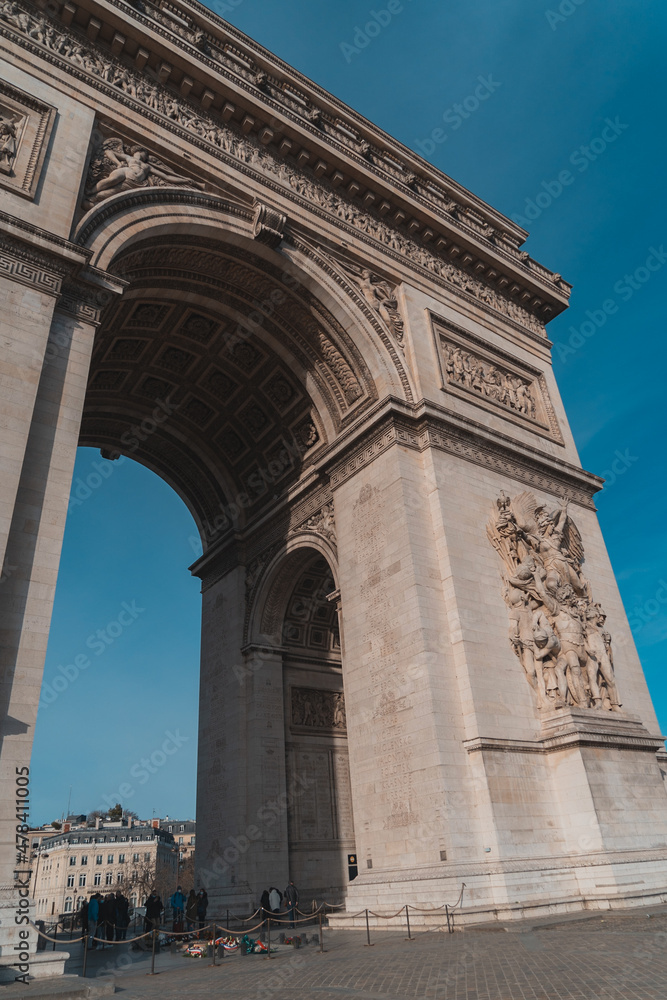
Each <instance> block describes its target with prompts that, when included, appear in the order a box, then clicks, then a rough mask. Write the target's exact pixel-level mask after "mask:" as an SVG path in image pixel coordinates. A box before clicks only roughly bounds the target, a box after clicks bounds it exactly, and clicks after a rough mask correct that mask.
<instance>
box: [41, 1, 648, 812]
mask: <svg viewBox="0 0 667 1000" xmlns="http://www.w3.org/2000/svg"><path fill="white" fill-rule="evenodd" d="M210 6H211V9H213V10H217V11H218V12H219V13H221V15H222V16H223V17H225V18H226V19H227V20H229V21H231V23H232V24H234V25H236V26H237V27H238V28H240V29H241V30H242V31H244V32H246V33H247V34H249V35H250V36H251V37H252V38H254V39H256V40H257V41H258V42H260V43H261V44H263V45H265V46H267V48H269V49H271V50H272V51H273V52H275V53H276V54H277V55H279V56H280V57H281V58H282V59H284V60H285V61H286V62H288V63H291V64H292V65H293V66H294V67H295V68H297V69H298V70H300V71H301V72H302V73H304V74H305V75H307V76H309V77H311V78H312V79H313V80H315V81H316V82H317V83H318V84H320V85H321V86H323V87H325V88H326V89H327V90H329V91H331V92H332V93H333V94H335V95H336V96H337V97H339V98H341V99H342V100H343V101H345V102H346V103H347V104H349V105H351V106H352V107H353V108H355V109H356V110H357V111H359V112H360V113H361V114H363V115H365V116H366V117H367V118H369V119H370V120H371V121H373V122H375V123H376V124H377V125H379V126H380V127H381V128H383V129H385V130H386V131H387V132H389V133H391V134H392V135H394V136H395V137H396V138H397V139H399V140H400V141H402V142H403V143H405V145H407V146H410V147H411V148H413V149H415V150H417V151H421V152H422V154H423V155H425V156H426V158H427V159H429V161H430V162H431V163H433V164H434V166H436V167H438V168H440V169H441V170H443V171H444V172H445V173H447V174H449V175H450V176H452V177H453V178H455V179H456V180H457V181H459V182H460V183H462V184H463V185H465V186H466V187H468V188H470V189H471V190H472V191H474V192H475V193H476V194H477V195H479V196H480V197H482V198H484V199H485V200H486V201H488V202H490V203H491V204H492V205H493V206H494V207H495V208H497V209H499V210H500V211H502V212H504V213H506V214H507V215H510V216H515V217H516V218H517V219H519V217H521V218H526V215H527V214H528V213H530V214H531V215H532V218H531V219H530V221H529V222H528V224H527V225H526V228H528V229H529V230H530V232H531V236H530V238H529V240H528V242H527V244H526V248H527V249H528V250H529V251H530V252H531V254H532V256H534V257H536V258H537V259H538V260H540V261H541V262H542V263H544V264H546V265H547V266H549V267H551V268H553V269H554V270H556V271H559V272H560V273H561V274H563V276H564V277H565V278H566V279H567V280H568V281H571V282H572V283H573V284H574V292H573V295H572V299H571V308H570V309H569V310H568V311H567V313H566V314H565V315H563V316H561V317H559V318H558V319H557V320H555V321H554V322H553V323H551V324H550V325H549V335H550V337H551V339H552V340H554V341H555V344H556V347H555V349H554V365H555V370H556V374H557V377H558V381H559V385H560V389H561V392H562V395H563V398H564V402H565V406H566V409H567V412H568V415H569V418H570V422H571V425H572V429H573V432H574V436H575V439H576V441H577V444H578V447H579V450H580V455H581V460H582V464H583V465H584V467H586V468H587V469H590V470H591V471H594V472H597V473H599V474H602V475H605V476H607V477H608V479H609V484H608V486H607V487H606V488H605V490H604V492H603V493H602V494H601V495H600V496H599V500H598V506H599V511H600V520H601V523H602V528H603V531H604V533H605V538H606V542H607V546H608V548H609V553H610V556H611V560H612V564H613V566H614V570H615V572H616V575H617V578H618V581H619V585H620V587H621V592H622V594H623V599H624V601H625V606H626V609H627V611H628V614H629V616H630V620H631V624H632V626H633V630H634V633H635V639H636V641H637V645H638V648H639V652H640V655H641V657H642V661H643V664H644V668H645V671H646V674H647V677H648V681H649V686H650V688H651V692H652V694H653V697H654V700H655V703H656V708H657V710H658V715H659V718H660V722H661V725H662V727H663V731H665V729H667V683H666V681H665V675H664V670H663V668H662V658H663V657H664V654H665V649H666V639H667V585H665V586H663V581H667V533H666V532H665V527H664V523H665V519H664V502H663V493H664V489H665V485H666V484H665V464H664V451H665V449H664V440H665V417H664V414H665V409H664V396H665V392H664V387H663V382H664V372H665V368H666V365H665V345H664V318H663V315H662V314H661V308H660V307H661V305H662V298H663V289H664V284H665V275H667V260H665V261H664V262H663V263H662V264H661V265H660V267H659V268H658V269H657V270H650V268H651V267H655V266H656V261H660V260H661V258H660V252H661V247H662V245H663V241H664V242H665V243H667V237H666V226H665V199H664V195H663V190H664V158H665V138H664V122H665V106H664V105H665V93H666V91H665V87H664V78H663V71H662V66H663V61H664V52H663V49H664V38H665V28H666V26H667V25H666V21H667V8H665V5H664V3H661V2H659V0H644V2H643V3H642V4H637V3H636V0H583V2H582V0H580V2H579V3H576V2H575V0H562V2H561V3H560V4H556V3H554V4H552V5H551V6H549V5H548V4H544V5H543V4H542V3H539V2H538V3H528V2H526V0H524V2H519V0H469V2H468V3H466V4H453V3H443V2H442V0H406V2H404V3H402V4H399V3H397V2H396V0H393V2H392V4H391V8H390V7H389V4H388V3H387V2H385V0H379V2H378V3H376V4H372V3H362V2H357V0H354V2H352V0H336V2H335V3H334V2H333V0H318V2H317V3H313V2H312V0H280V2H279V3H276V2H275V0H271V2H269V0H240V2H239V0H219V2H216V3H211V4H210ZM399 7H400V8H401V9H400V10H399V9H398V8H399ZM390 11H393V13H391V16H390ZM373 12H375V14H374V13H373ZM371 22H375V23H376V24H378V25H380V22H382V24H381V25H380V26H379V27H378V28H377V29H376V28H375V27H371V28H370V29H369V30H368V31H366V25H367V24H369V23H371ZM357 29H359V31H358V30H357ZM364 39H365V40H366V44H364ZM353 47H354V48H353ZM480 78H481V79H480ZM484 86H485V88H486V89H485V90H483V89H480V90H478V93H479V94H482V93H484V94H486V96H485V97H484V99H483V100H480V101H479V102H478V107H476V108H473V106H474V105H475V101H474V100H473V99H471V98H472V97H473V95H474V94H475V90H476V88H480V87H484ZM457 104H458V105H460V106H461V108H462V110H463V112H464V114H461V113H460V112H459V111H458V110H457V109H456V107H455V106H456V105H457ZM468 109H473V110H468ZM466 115H467V117H466ZM610 123H611V124H610ZM434 130H439V131H436V132H435V136H434ZM436 140H437V141H436ZM582 147H583V148H582ZM564 171H566V174H565V175H564V174H563V172H564ZM559 176H560V179H559ZM559 185H560V187H561V190H559ZM538 195H539V197H538ZM531 205H532V207H531ZM652 248H653V249H652ZM653 250H657V251H658V256H651V255H652V253H653ZM647 258H650V264H649V268H647V267H646V261H647ZM610 303H611V305H610ZM605 304H606V306H607V311H605ZM640 339H641V340H642V341H643V342H644V343H643V345H642V346H641V347H640V346H639V340H640ZM97 460H99V455H96V453H95V452H92V451H90V450H89V449H82V450H81V451H80V454H79V459H78V464H77V471H76V473H75V484H76V479H77V477H82V478H84V479H85V478H86V477H87V476H88V475H89V474H90V472H94V471H95V470H94V469H93V467H92V464H91V463H92V462H93V461H97ZM193 534H194V525H193V522H192V520H191V518H190V515H189V513H188V512H187V510H186V508H185V507H184V506H183V504H182V502H181V501H180V500H179V499H178V497H177V496H176V495H175V494H174V493H173V492H172V491H171V490H170V489H169V487H167V486H166V485H164V484H163V483H162V482H160V481H159V480H158V479H157V478H156V477H155V476H154V475H153V474H152V473H150V472H148V471H146V470H145V469H142V468H140V467H138V466H136V465H135V464H134V463H132V462H130V461H129V460H127V461H125V462H124V463H123V464H122V465H119V466H116V467H114V471H113V473H112V475H111V476H109V478H108V479H107V480H105V481H104V482H101V484H100V486H99V487H98V488H97V489H95V490H94V491H93V492H92V494H91V496H90V497H88V498H87V499H86V500H85V501H84V502H83V503H81V504H80V505H79V506H75V507H73V508H72V511H71V514H70V517H69V519H68V527H67V534H66V537H65V546H64V551H63V560H62V565H61V572H60V578H59V583H58V592H57V598H56V607H55V613H54V625H53V630H52V635H51V639H50V643H49V651H48V657H47V666H46V673H45V682H46V683H48V682H49V681H50V680H52V679H53V677H54V676H55V674H56V673H59V672H60V671H58V667H59V665H65V666H67V664H69V663H71V662H72V661H73V658H74V657H76V656H77V655H83V656H86V655H88V656H89V659H90V666H87V667H85V668H84V669H83V670H81V672H80V676H79V677H78V678H77V679H76V680H75V681H72V682H71V683H69V682H68V686H67V688H66V689H65V690H64V691H62V692H61V693H59V694H58V697H57V698H56V699H55V700H54V701H53V702H52V704H49V705H48V707H44V708H42V709H41V710H40V714H39V718H38V726H37V736H36V741H35V750H34V754H33V782H34V799H33V801H34V802H35V809H34V812H33V820H34V821H35V822H42V821H46V820H49V819H52V818H54V817H55V816H57V815H60V813H61V812H62V811H63V810H65V809H66V808H67V801H68V795H69V787H70V785H72V786H73V788H72V808H73V809H76V810H82V811H88V810H90V809H93V808H96V807H97V806H98V805H100V804H101V803H102V801H103V796H104V795H107V796H109V797H110V798H114V793H115V791H116V790H117V789H118V788H119V787H120V785H121V784H122V783H126V784H128V785H130V786H131V789H132V794H131V795H130V796H129V797H128V798H127V799H126V801H125V804H126V805H127V806H128V807H129V808H133V809H135V810H136V811H138V812H140V813H141V814H142V815H147V816H150V815H151V814H152V812H153V810H155V812H156V814H157V815H164V814H165V812H168V813H169V814H170V815H172V816H176V815H177V814H178V815H180V816H185V815H193V814H194V808H195V762H196V727H197V719H196V716H197V674H198V653H199V602H200V598H199V583H198V581H197V580H194V579H192V578H191V577H190V576H189V574H188V572H187V566H188V564H189V563H190V562H191V561H192V560H193V558H194V555H195V553H194V551H193V547H192V542H191V538H192V536H193ZM133 601H134V602H136V603H135V604H134V606H133V605H132V602H133ZM123 602H126V603H127V604H129V605H130V608H133V611H132V613H130V612H127V611H126V612H125V614H124V615H123V621H125V622H130V624H128V625H126V626H122V631H121V632H120V634H119V635H118V636H117V637H116V638H114V640H113V643H112V644H110V645H105V646H104V651H103V652H100V653H98V654H96V653H95V650H94V649H91V647H89V646H86V642H87V640H88V638H89V636H91V635H93V642H94V641H95V636H94V633H95V632H96V631H97V630H98V629H102V630H104V629H105V626H106V624H107V623H109V622H111V623H113V622H115V621H117V620H118V615H119V614H120V613H121V609H122V605H123ZM138 608H142V609H144V610H142V611H140V612H139V611H138V610H137V609H138ZM132 614H134V616H135V617H132ZM119 627H121V626H115V627H113V628H112V629H111V631H113V632H118V629H119ZM98 641H102V640H98ZM80 662H82V661H80ZM70 673H71V674H72V672H70ZM60 686H62V683H61V685H60ZM45 690H46V689H45ZM167 732H172V733H174V734H175V735H176V734H177V733H180V736H179V737H178V739H177V741H176V742H177V743H178V740H179V739H180V740H182V742H180V744H179V745H178V746H177V749H176V750H175V751H174V750H173V747H174V746H175V744H174V743H170V744H168V746H169V749H170V750H172V752H171V753H169V754H166V753H165V752H163V751H162V750H161V747H162V745H163V743H164V741H165V740H166V739H168V737H167V736H166V735H165V734H166V733H167ZM64 747H65V748H66V752H65V753H63V752H62V749H61V748H64ZM72 750H74V752H73V753H72ZM151 755H154V757H153V758H152V757H151ZM142 758H144V759H148V761H149V762H150V761H151V759H152V760H153V763H152V764H151V767H153V772H154V773H151V774H149V775H148V777H146V768H145V767H144V766H143V765H142V764H141V760H142ZM162 758H164V762H162ZM66 760H68V761H69V765H68V766H66V765H64V761H66ZM156 761H158V762H162V763H160V764H159V766H156V764H155V762H156ZM116 797H117V796H116Z"/></svg>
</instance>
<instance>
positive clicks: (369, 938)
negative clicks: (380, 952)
mask: <svg viewBox="0 0 667 1000" xmlns="http://www.w3.org/2000/svg"><path fill="white" fill-rule="evenodd" d="M366 940H367V942H368V943H367V944H365V945H364V947H365V948H372V947H373V945H372V944H371V931H370V927H369V926H368V910H366Z"/></svg>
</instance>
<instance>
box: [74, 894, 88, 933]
mask: <svg viewBox="0 0 667 1000" xmlns="http://www.w3.org/2000/svg"><path fill="white" fill-rule="evenodd" d="M77 920H78V922H79V926H80V927H81V936H82V937H86V935H87V934H88V900H87V899H84V900H83V901H82V903H81V909H80V910H79V912H78V913H77Z"/></svg>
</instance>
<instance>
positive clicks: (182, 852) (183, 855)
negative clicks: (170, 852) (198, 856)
mask: <svg viewBox="0 0 667 1000" xmlns="http://www.w3.org/2000/svg"><path fill="white" fill-rule="evenodd" d="M178 857H179V859H180V860H181V861H182V860H183V858H184V857H185V852H184V851H179V852H178Z"/></svg>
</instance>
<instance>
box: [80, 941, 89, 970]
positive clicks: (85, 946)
mask: <svg viewBox="0 0 667 1000" xmlns="http://www.w3.org/2000/svg"><path fill="white" fill-rule="evenodd" d="M87 965H88V934H86V936H85V937H84V939H83V970H82V972H81V975H82V976H83V978H84V979H85V978H86V966H87Z"/></svg>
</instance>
